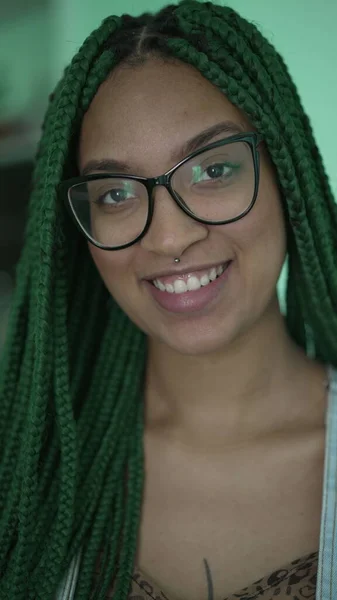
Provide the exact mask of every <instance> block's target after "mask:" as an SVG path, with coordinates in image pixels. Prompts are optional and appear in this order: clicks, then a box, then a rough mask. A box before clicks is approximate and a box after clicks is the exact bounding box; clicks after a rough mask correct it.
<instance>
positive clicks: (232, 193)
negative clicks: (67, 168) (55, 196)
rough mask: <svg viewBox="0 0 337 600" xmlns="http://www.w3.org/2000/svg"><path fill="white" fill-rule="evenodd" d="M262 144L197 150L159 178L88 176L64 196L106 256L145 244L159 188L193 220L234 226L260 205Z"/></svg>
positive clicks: (232, 140)
mask: <svg viewBox="0 0 337 600" xmlns="http://www.w3.org/2000/svg"><path fill="white" fill-rule="evenodd" d="M262 140H263V137H262V135H260V134H259V133H255V132H254V133H240V134H237V135H234V136H230V137H227V138H225V139H222V140H220V141H217V142H213V143H212V144H209V145H207V146H204V147H203V148H200V149H199V150H196V151H195V152H193V153H192V154H190V155H189V156H187V157H186V158H184V159H183V160H181V161H180V162H179V163H178V164H177V165H175V166H174V167H172V168H171V169H170V170H169V171H167V173H164V174H163V175H160V176H159V177H151V178H148V177H137V176H135V175H123V174H112V173H111V174H110V173H100V174H94V175H86V176H84V177H76V178H73V179H69V180H67V181H64V182H62V183H61V184H60V192H61V194H62V195H64V199H65V202H66V206H67V208H68V210H69V211H70V214H71V216H72V218H73V219H74V221H75V224H76V225H77V227H78V228H79V230H80V231H81V232H82V233H83V234H84V235H85V237H86V238H87V239H88V240H89V242H91V243H92V244H94V245H95V246H97V247H98V248H101V249H103V250H122V249H123V248H127V247H129V246H131V245H132V244H135V243H136V242H138V241H139V240H141V239H142V237H143V236H144V235H145V234H146V232H147V231H148V229H149V227H150V225H151V222H152V218H153V212H154V202H155V200H154V190H155V187H156V186H158V185H162V186H164V187H165V188H166V189H167V190H168V192H169V193H170V195H171V197H172V198H173V200H174V201H175V202H176V204H177V205H178V206H179V207H180V208H181V210H183V211H184V213H185V214H187V215H188V216H189V217H191V218H192V219H195V220H196V221H199V222H200V223H205V224H208V225H224V224H226V223H232V222H233V221H238V220H239V219H242V217H244V216H245V215H246V214H247V213H248V212H249V211H250V210H251V209H252V207H253V206H254V204H255V201H256V198H257V194H258V188H259V176H260V160H259V158H260V157H259V151H258V145H259V144H260V143H261V142H262Z"/></svg>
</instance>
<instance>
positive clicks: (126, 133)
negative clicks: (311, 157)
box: [79, 59, 286, 354]
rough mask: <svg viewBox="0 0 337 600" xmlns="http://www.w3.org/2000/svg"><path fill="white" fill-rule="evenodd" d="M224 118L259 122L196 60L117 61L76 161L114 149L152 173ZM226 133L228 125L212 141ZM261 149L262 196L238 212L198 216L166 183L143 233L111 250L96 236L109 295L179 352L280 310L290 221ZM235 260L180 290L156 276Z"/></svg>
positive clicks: (210, 343) (95, 253)
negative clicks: (220, 221)
mask: <svg viewBox="0 0 337 600" xmlns="http://www.w3.org/2000/svg"><path fill="white" fill-rule="evenodd" d="M224 121H232V122H234V123H236V124H237V125H238V127H240V128H241V129H243V131H253V130H254V129H253V127H252V125H251V124H250V123H249V121H248V120H247V119H246V118H245V116H244V115H243V114H242V113H241V111H239V110H238V109H237V108H236V107H235V106H233V105H232V104H231V103H230V102H229V101H228V100H227V98H226V97H225V96H224V94H223V93H222V92H221V91H220V90H219V89H218V88H216V87H215V86H213V85H212V84H211V83H210V82H209V81H207V80H206V79H205V78H203V77H202V75H201V74H199V72H198V71H197V70H195V69H194V68H192V67H191V66H189V65H186V64H183V63H168V62H163V61H161V60H160V59H150V60H149V61H148V62H146V64H145V65H142V66H141V67H137V68H130V67H123V68H118V69H117V70H115V71H114V72H113V74H112V76H111V77H110V78H109V79H108V80H107V81H106V82H104V84H103V85H102V86H101V87H100V88H99V90H98V93H97V94H96V96H95V98H94V99H93V102H92V104H91V106H90V108H89V110H88V112H87V113H86V115H85V117H84V120H83V125H82V130H81V136H80V147H79V167H80V170H81V172H82V171H83V169H84V168H85V167H86V166H87V165H88V163H89V161H93V160H98V161H99V160H103V159H110V160H111V159H114V160H117V161H122V162H124V163H127V164H128V165H129V166H130V173H131V174H134V175H139V176H145V177H155V176H158V175H161V174H162V173H165V172H166V171H168V170H169V169H170V168H171V167H173V166H174V165H175V164H176V163H177V162H179V158H174V157H178V155H179V153H180V152H181V149H182V148H183V146H184V144H186V142H187V140H189V139H190V138H191V137H193V136H196V135H197V134H199V133H200V132H202V131H203V130H205V129H206V128H209V127H211V126H214V125H216V124H217V123H220V122H224ZM229 135H231V133H230V132H227V133H223V132H222V133H220V134H218V135H217V136H215V137H214V138H212V140H209V141H208V142H207V143H211V142H212V141H216V140H218V139H221V138H223V137H227V136H229ZM203 145H206V144H205V143H204V144H203ZM260 159H261V160H260V163H261V165H260V187H259V193H258V197H257V200H256V203H255V205H254V207H253V209H252V210H251V211H250V212H249V213H248V214H247V215H246V216H245V217H243V218H242V219H241V220H239V221H236V222H233V223H230V224H226V225H216V226H214V225H213V226H209V225H205V224H203V223H199V222H197V221H194V220H193V219H191V218H190V217H189V216H187V215H186V214H185V213H184V212H183V211H182V210H181V209H180V208H179V207H178V206H177V205H176V204H175V202H174V200H173V199H172V198H171V196H170V194H169V193H168V191H167V190H166V189H165V188H164V187H161V186H160V187H157V188H156V191H155V210H154V216H153V221H152V224H151V226H150V229H149V231H148V232H147V234H146V235H145V237H143V239H142V240H141V241H139V242H138V243H136V244H135V245H133V246H131V247H129V248H126V249H124V250H119V251H111V252H109V251H105V250H101V249H98V248H97V247H95V246H93V245H91V244H89V250H90V253H91V255H92V258H93V260H94V262H95V264H96V266H97V269H98V271H99V273H100V275H101V277H102V279H103V280H104V282H105V285H106V286H107V288H108V290H109V291H110V293H111V295H112V296H113V297H114V298H115V300H116V301H117V302H118V304H119V305H120V306H121V308H122V309H123V310H124V311H125V313H126V314H127V315H128V316H129V317H130V319H131V320H132V321H133V322H134V323H136V325H138V327H139V328H140V329H142V330H143V331H144V332H145V333H146V334H147V335H148V336H150V338H152V341H153V342H154V343H161V344H166V345H168V346H169V347H170V348H172V349H174V350H176V351H178V352H180V353H182V354H203V353H206V352H218V351H221V350H223V349H225V348H226V346H227V345H228V344H229V343H230V342H232V341H234V340H235V339H236V338H238V337H239V336H242V335H244V334H245V333H246V332H247V330H249V329H250V328H251V327H252V326H253V325H254V324H255V323H256V322H258V321H259V320H260V319H263V317H264V315H266V314H267V311H268V314H270V311H271V310H272V311H273V310H275V311H277V310H278V305H277V302H276V301H275V298H276V296H275V294H276V284H277V280H278V278H279V275H280V271H281V268H282V265H283V262H284V260H285V257H286V233H285V224H284V219H283V213H282V208H281V200H280V193H279V190H278V186H277V183H276V177H275V173H274V169H273V168H272V166H271V163H270V160H269V159H268V156H267V154H266V152H265V151H264V150H263V148H262V149H260ZM90 172H92V173H95V172H96V173H97V172H98V171H97V169H96V170H95V169H93V170H91V171H90ZM175 257H180V259H181V261H180V263H175V262H174V258H175ZM228 261H232V262H231V263H230V266H229V268H228V271H226V272H225V273H224V275H222V276H221V277H220V278H219V279H216V280H215V281H213V282H211V283H210V284H209V286H207V285H206V286H205V287H203V286H202V288H200V289H198V290H191V291H187V292H184V293H183V294H181V295H180V297H178V296H179V295H176V292H173V293H172V288H170V287H169V288H166V289H170V290H171V292H168V291H166V289H165V291H161V290H157V289H156V288H155V287H154V286H153V284H152V281H149V280H153V279H154V278H156V275H158V274H160V275H161V276H160V277H159V279H160V280H161V283H162V284H163V285H165V284H166V285H167V284H172V285H173V286H174V282H173V280H174V279H179V278H180V279H183V280H184V281H185V282H186V281H188V279H191V277H194V278H195V277H196V278H197V279H198V280H199V281H200V278H201V276H202V275H205V274H206V273H209V272H210V268H211V267H212V266H214V267H217V266H219V265H222V264H224V263H227V262H228ZM199 271H200V272H199ZM218 272H220V271H218ZM172 274H177V275H176V277H175V276H173V278H172ZM166 275H167V277H166ZM213 275H214V272H213ZM193 281H195V279H194V280H193ZM203 281H204V282H205V280H203ZM197 285H198V284H197ZM192 287H193V286H192Z"/></svg>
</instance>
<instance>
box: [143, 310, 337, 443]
mask: <svg viewBox="0 0 337 600" xmlns="http://www.w3.org/2000/svg"><path fill="white" fill-rule="evenodd" d="M308 372H312V373H313V381H315V382H316V384H317V387H316V390H315V391H316V393H317V390H319V385H320V384H321V385H322V397H323V389H324V388H323V382H324V378H325V375H326V373H325V369H324V366H323V365H319V364H317V363H314V361H312V360H311V359H309V358H308V357H307V356H306V354H305V352H304V350H302V349H301V348H299V347H298V346H297V345H296V344H295V343H294V342H293V340H292V339H291V338H290V336H289V334H288V332H287V329H286V325H285V320H284V317H283V316H282V315H281V313H280V310H279V304H278V301H277V300H276V301H275V304H274V306H273V307H271V309H270V311H269V312H268V314H265V315H264V316H263V318H261V320H260V321H259V322H258V323H255V324H254V325H253V326H252V327H251V328H250V329H249V330H247V331H246V332H245V333H244V334H243V335H241V336H240V337H238V338H236V339H235V340H233V342H232V343H231V344H230V345H228V347H226V348H224V349H223V350H222V351H221V352H218V353H217V354H208V355H204V356H186V355H181V354H178V353H177V352H176V351H174V350H172V349H171V348H169V347H168V346H167V345H164V344H161V343H159V342H158V341H157V340H153V339H150V340H149V342H148V366H147V380H146V422H145V424H146V427H147V428H149V429H154V430H156V429H158V428H159V430H160V431H162V432H169V433H170V434H172V433H173V434H174V435H175V436H176V437H177V436H178V437H181V438H182V439H184V441H185V442H186V441H187V443H188V442H189V441H190V442H191V444H195V443H196V444H197V445H203V444H206V445H207V446H208V447H209V444H215V445H217V444H218V443H221V444H222V445H223V444H224V443H225V444H227V443H228V444H233V443H235V444H236V443H243V442H245V441H248V440H250V439H254V438H256V437H259V436H261V435H268V434H270V433H271V431H275V430H279V429H280V428H282V425H284V426H286V424H287V423H288V425H289V423H293V419H294V418H295V417H296V415H298V412H299V400H298V398H299V397H301V396H302V395H303V392H304V387H303V382H304V381H306V382H307V381H308ZM307 387H308V386H307ZM306 389H307V388H306ZM304 400H305V399H304Z"/></svg>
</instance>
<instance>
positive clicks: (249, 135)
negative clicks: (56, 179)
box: [59, 132, 264, 251]
mask: <svg viewBox="0 0 337 600" xmlns="http://www.w3.org/2000/svg"><path fill="white" fill-rule="evenodd" d="M263 140H264V137H263V135H262V134H260V133H258V132H243V133H238V134H235V135H232V136H228V137H226V138H223V139H221V140H217V141H216V142H212V143H211V144H208V145H207V146H203V147H202V148H199V149H198V150H195V151H194V152H192V153H191V154H189V155H188V156H186V157H185V158H183V159H182V160H181V161H179V162H178V163H177V164H176V165H174V166H173V167H171V169H169V170H168V171H166V173H163V174H162V175H159V176H157V177H141V176H138V175H126V174H124V173H123V174H120V173H93V174H90V175H83V176H79V177H72V178H71V179H67V180H65V181H62V182H61V183H60V184H59V193H60V194H61V195H63V200H64V202H65V205H66V208H67V211H68V212H69V213H70V215H71V217H72V219H73V221H74V222H75V225H76V226H77V228H79V229H80V231H81V232H82V233H83V234H84V236H85V237H86V238H87V240H88V241H89V242H90V243H92V244H93V245H94V246H96V247H97V248H100V249H101V250H108V251H114V250H124V249H125V248H129V247H130V246H133V245H134V244H136V243H137V242H139V241H140V240H141V239H142V238H143V237H144V236H145V235H146V233H147V232H148V230H149V228H150V225H151V223H152V219H153V213H154V202H155V199H154V193H153V192H154V190H155V188H156V187H157V186H158V185H161V186H163V187H165V188H166V190H167V191H168V192H169V194H170V196H171V198H172V199H173V200H174V202H175V203H176V204H177V206H179V208H181V210H182V211H183V212H184V213H185V214H186V215H188V216H189V217H191V218H192V219H194V220H195V221H197V222H199V223H203V224H205V225H227V224H228V223H233V222H235V221H239V220H240V219H242V218H243V217H245V216H246V214H247V213H249V212H250V211H251V210H252V208H253V206H254V204H255V202H256V199H257V195H258V190H259V182H260V155H259V150H258V146H259V144H260V143H261V142H262V141H263ZM235 142H246V143H247V144H248V145H249V147H250V150H251V152H252V158H253V164H254V177H255V182H254V193H253V199H252V201H251V203H250V205H249V206H248V208H247V209H246V210H245V211H244V212H243V213H242V214H240V215H239V216H237V217H234V218H233V219H227V220H225V221H208V220H206V219H202V218H201V217H197V216H196V215H195V214H194V213H192V211H190V210H189V208H188V207H187V206H186V205H185V204H184V202H183V200H182V199H181V198H180V197H179V194H177V193H176V192H175V191H174V189H173V188H172V186H171V179H172V177H173V175H174V173H175V172H176V171H177V170H178V169H179V168H180V167H181V166H182V165H183V164H185V163H186V162H188V161H189V160H191V159H192V158H195V157H196V156H198V155H199V154H202V153H203V152H206V151H207V150H212V149H213V148H219V147H222V146H226V145H227V144H232V143H235ZM97 179H129V180H132V181H137V182H139V183H141V184H143V185H144V187H145V188H146V190H147V196H148V213H147V219H146V223H145V226H144V229H143V231H142V232H141V233H140V234H139V235H138V236H137V237H136V238H135V239H134V240H133V241H132V242H128V243H127V244H123V245H122V246H113V247H111V246H104V245H103V244H101V243H100V242H97V241H96V240H94V238H92V237H91V236H90V234H89V233H87V232H86V231H85V229H84V227H83V226H82V224H81V222H80V221H79V219H78V218H77V216H76V213H75V211H74V210H73V207H72V203H71V200H70V198H69V191H70V189H71V188H72V187H73V186H74V185H76V184H81V183H86V182H88V181H94V180H97Z"/></svg>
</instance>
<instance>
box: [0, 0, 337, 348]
mask: <svg viewBox="0 0 337 600" xmlns="http://www.w3.org/2000/svg"><path fill="white" fill-rule="evenodd" d="M167 3H168V2H162V1H160V0H110V1H108V0H95V1H93V0H7V1H6V0H3V1H2V2H1V3H0V350H1V346H2V344H3V340H4V337H5V331H6V323H7V318H8V312H9V307H10V301H11V294H12V291H13V286H14V274H15V265H16V263H17V260H18V257H19V255H20V249H21V245H22V239H23V231H24V226H25V219H26V208H27V203H28V198H29V188H30V180H31V175H32V168H33V161H34V154H35V150H36V145H37V142H38V139H39V136H40V128H41V122H42V119H43V114H44V112H45V110H46V107H47V102H48V96H49V94H50V93H51V92H52V90H53V88H54V87H55V85H56V83H57V81H58V79H59V78H60V76H61V75H62V72H63V69H64V67H65V66H66V65H67V64H68V62H69V61H70V60H71V58H72V57H73V55H74V54H75V53H76V51H77V50H78V49H79V47H80V46H81V44H82V42H83V41H84V39H85V37H86V36H87V35H88V34H89V33H90V32H91V31H92V30H93V29H94V28H96V27H97V26H98V25H99V24H100V22H101V21H102V19H104V18H105V17H106V16H108V15H109V14H122V13H125V12H126V13H129V14H132V15H137V14H139V13H141V12H143V11H156V10H157V9H159V8H161V7H162V6H164V5H165V4H167ZM173 3H175V2H173ZM218 4H228V5H230V6H232V7H233V8H234V9H236V10H238V11H239V12H240V13H241V14H242V15H243V16H244V17H246V18H248V19H249V20H251V21H253V22H254V23H255V24H256V25H257V26H258V27H259V29H260V30H261V31H262V33H263V34H264V35H265V36H266V37H267V38H268V39H269V40H270V42H271V43H273V44H274V45H275V46H276V48H277V49H278V50H279V52H280V53H281V54H282V56H283V58H284V59H285V61H286V63H287V65H288V67H289V70H290V73H291V75H292V76H293V78H294V80H295V83H296V85H297V86H298V89H299V92H300V95H301V98H302V101H303V104H304V107H305V109H306V111H307V113H308V114H309V116H310V118H311V121H312V125H313V128H314V132H315V134H316V139H317V142H318V145H319V147H320V149H321V152H322V154H323V159H324V162H325V166H326V170H327V172H328V175H329V177H330V180H331V184H332V187H333V190H334V192H335V195H336V197H337V151H336V139H337V114H336V113H337V110H336V107H337V68H336V61H337V36H336V31H335V26H336V22H337V1H336V0H296V1H295V2H294V0H254V1H253V0H228V1H227V2H223V1H221V0H218ZM336 235H337V233H336ZM285 275H286V273H285V271H284V272H283V273H282V276H281V278H280V282H279V291H280V296H281V303H282V294H283V290H284V281H285Z"/></svg>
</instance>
